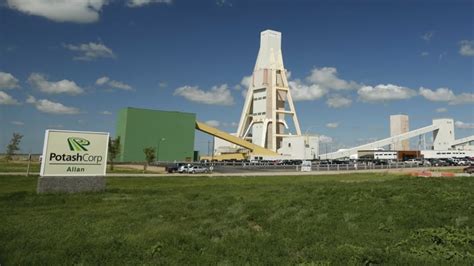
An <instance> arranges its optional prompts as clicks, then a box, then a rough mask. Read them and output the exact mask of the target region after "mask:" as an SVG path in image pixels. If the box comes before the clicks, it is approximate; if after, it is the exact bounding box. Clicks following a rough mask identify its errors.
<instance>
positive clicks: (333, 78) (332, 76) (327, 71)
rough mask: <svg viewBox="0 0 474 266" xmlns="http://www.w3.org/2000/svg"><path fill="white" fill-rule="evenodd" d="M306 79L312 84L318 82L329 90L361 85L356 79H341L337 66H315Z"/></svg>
mask: <svg viewBox="0 0 474 266" xmlns="http://www.w3.org/2000/svg"><path fill="white" fill-rule="evenodd" d="M306 80H307V81H308V82H309V83H310V84H317V85H319V86H321V87H322V88H324V89H328V90H350V89H356V88H358V87H359V84H357V83H356V82H354V81H346V80H343V79H340V78H339V77H338V73H337V69H336V68H335V67H323V68H315V69H313V70H312V71H311V75H309V76H308V77H306Z"/></svg>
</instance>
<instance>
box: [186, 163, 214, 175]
mask: <svg viewBox="0 0 474 266" xmlns="http://www.w3.org/2000/svg"><path fill="white" fill-rule="evenodd" d="M208 172H209V168H207V167H205V166H201V165H192V166H191V167H189V168H188V173H191V174H196V173H208Z"/></svg>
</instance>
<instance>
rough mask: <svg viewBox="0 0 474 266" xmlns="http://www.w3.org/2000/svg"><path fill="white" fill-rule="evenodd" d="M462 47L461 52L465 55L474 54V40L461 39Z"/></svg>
mask: <svg viewBox="0 0 474 266" xmlns="http://www.w3.org/2000/svg"><path fill="white" fill-rule="evenodd" d="M460 45H461V47H460V48H459V53H460V54H461V55H463V56H474V40H472V41H467V40H464V41H461V42H460Z"/></svg>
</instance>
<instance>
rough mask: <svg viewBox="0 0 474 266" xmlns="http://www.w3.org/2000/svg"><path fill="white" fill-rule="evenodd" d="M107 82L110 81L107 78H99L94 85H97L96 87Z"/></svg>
mask: <svg viewBox="0 0 474 266" xmlns="http://www.w3.org/2000/svg"><path fill="white" fill-rule="evenodd" d="M109 80H110V78H109V77H101V78H98V79H97V80H96V81H95V84H97V85H104V84H105V83H107V82H108V81H109Z"/></svg>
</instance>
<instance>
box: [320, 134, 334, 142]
mask: <svg viewBox="0 0 474 266" xmlns="http://www.w3.org/2000/svg"><path fill="white" fill-rule="evenodd" d="M332 141H333V139H332V138H331V137H329V136H326V135H320V136H319V142H320V143H331V142H332Z"/></svg>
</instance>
